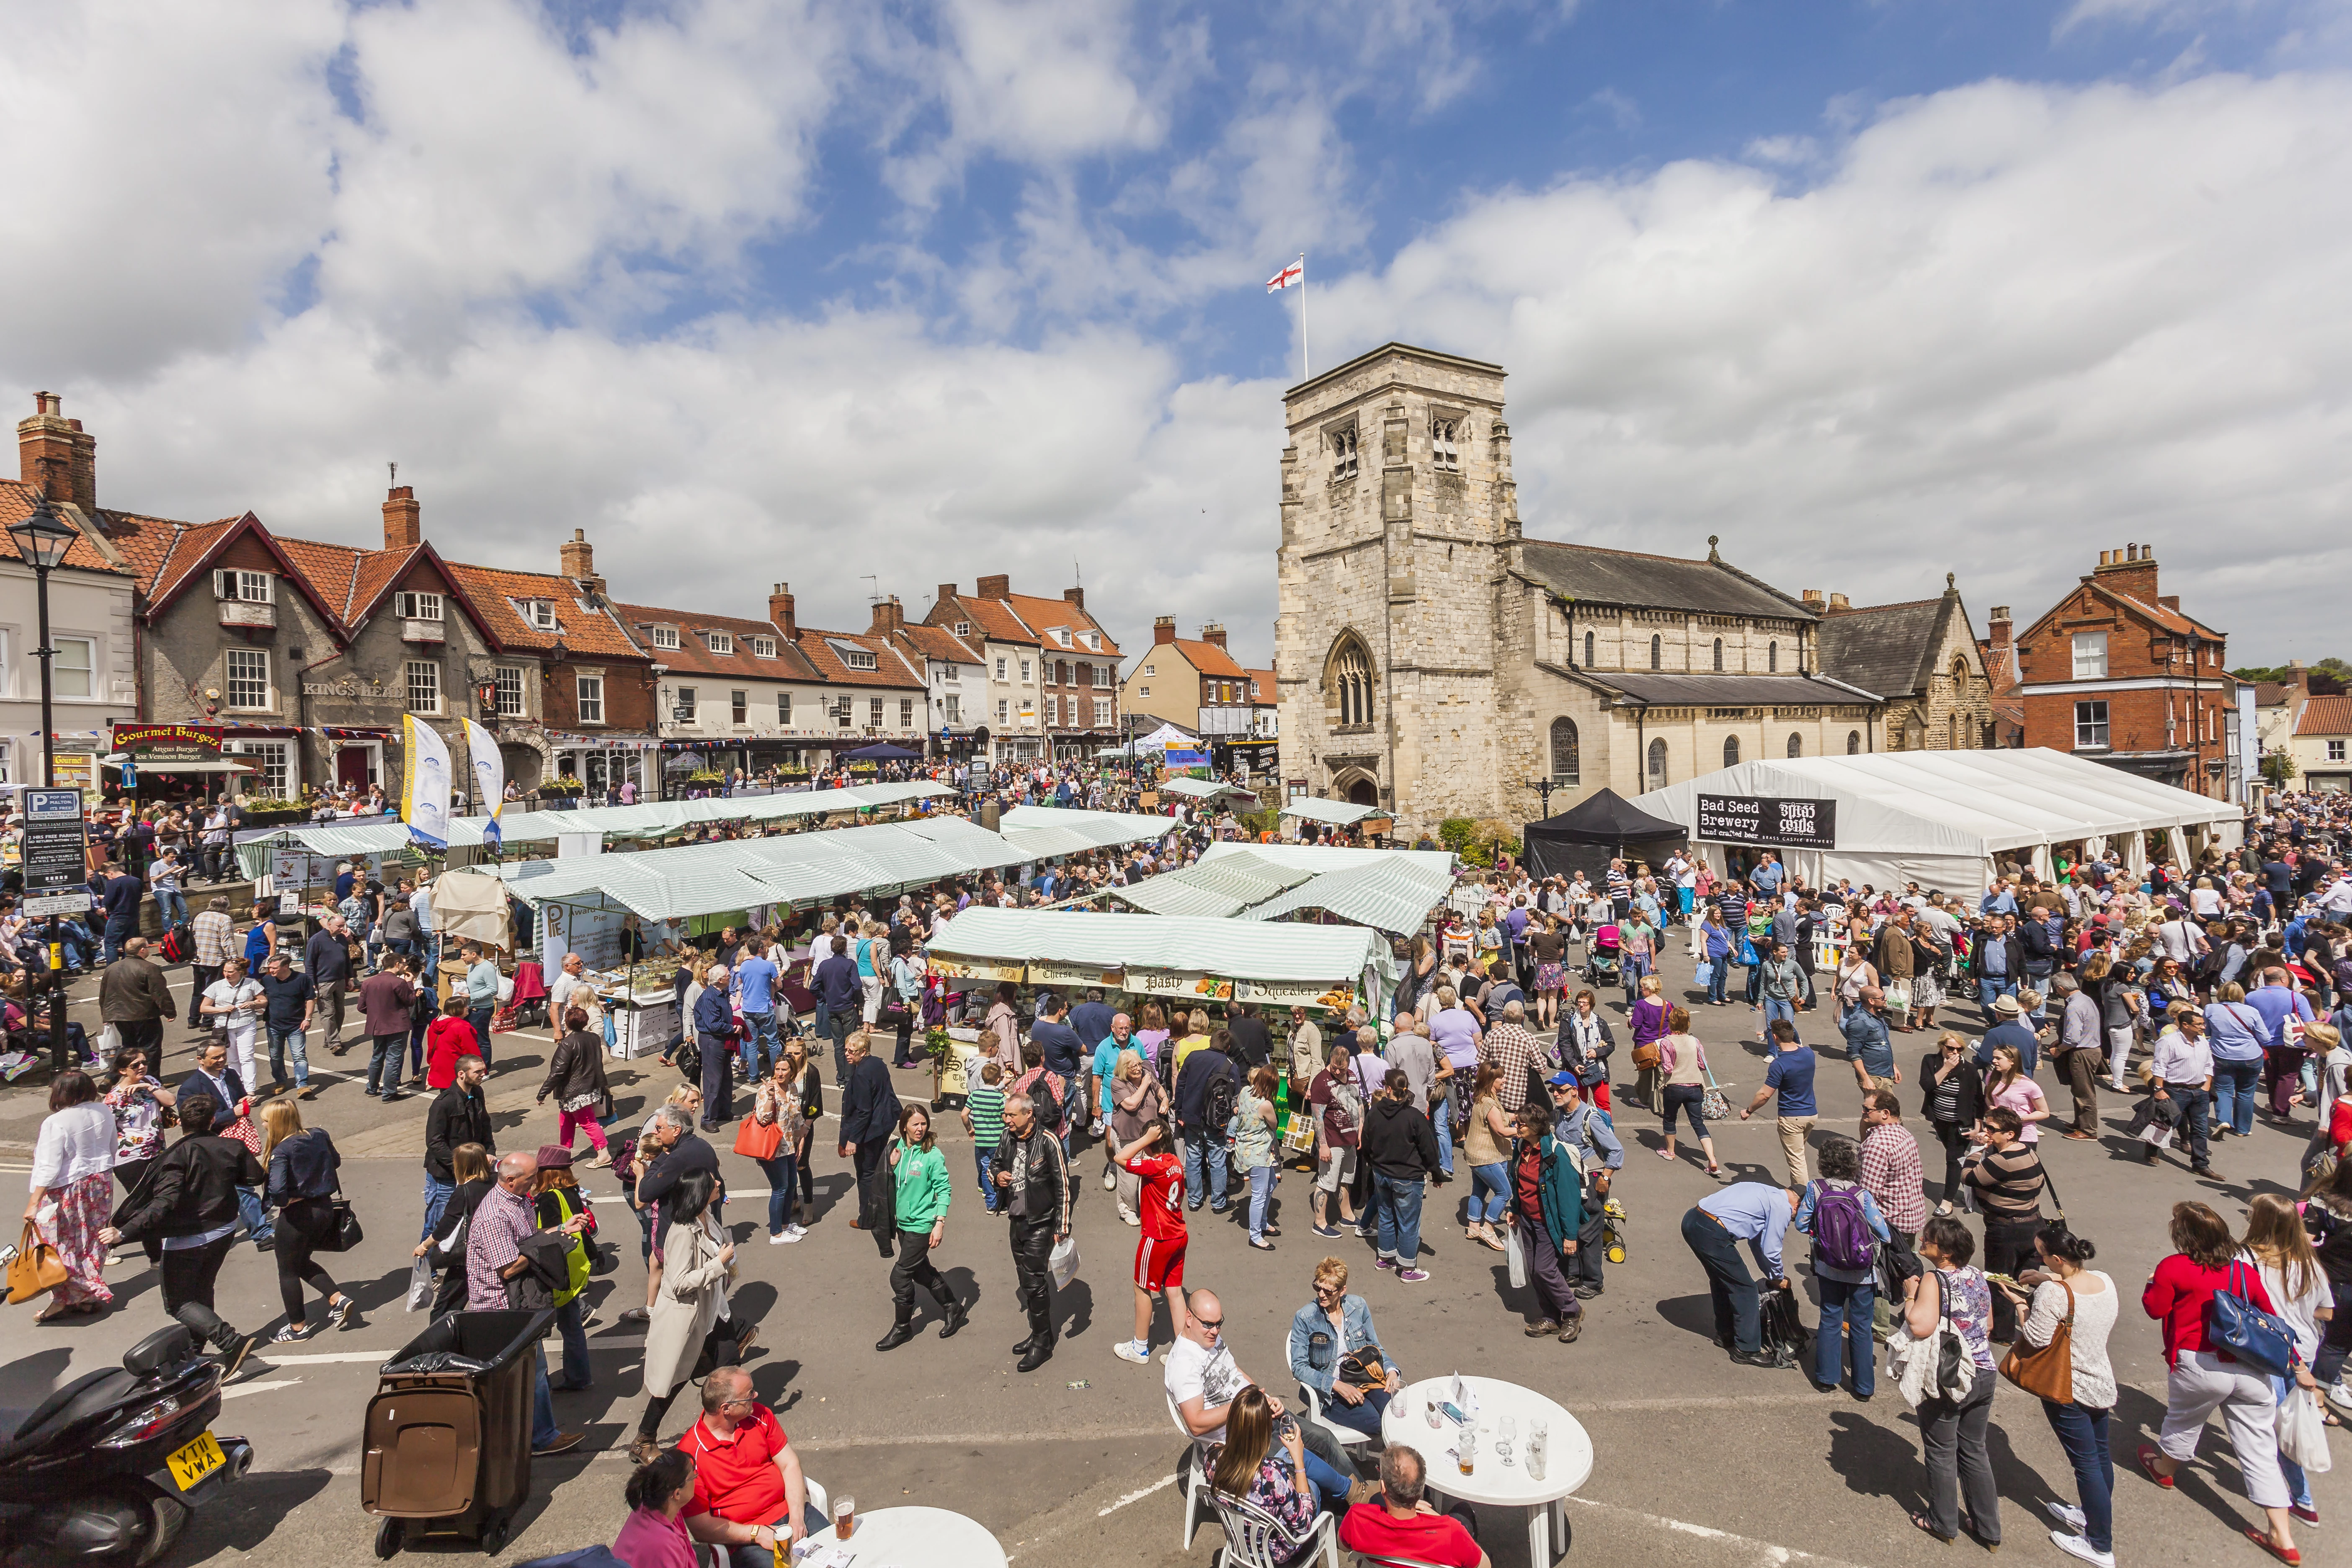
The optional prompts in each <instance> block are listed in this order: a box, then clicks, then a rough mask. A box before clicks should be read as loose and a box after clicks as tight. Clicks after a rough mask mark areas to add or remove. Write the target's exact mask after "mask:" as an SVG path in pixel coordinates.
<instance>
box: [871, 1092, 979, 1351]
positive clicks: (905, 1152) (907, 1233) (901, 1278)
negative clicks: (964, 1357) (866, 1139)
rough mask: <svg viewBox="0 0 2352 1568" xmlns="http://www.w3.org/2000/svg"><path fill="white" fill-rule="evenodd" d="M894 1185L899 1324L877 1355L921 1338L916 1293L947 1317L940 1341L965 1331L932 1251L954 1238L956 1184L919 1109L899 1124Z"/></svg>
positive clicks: (893, 1145) (893, 1280)
mask: <svg viewBox="0 0 2352 1568" xmlns="http://www.w3.org/2000/svg"><path fill="white" fill-rule="evenodd" d="M890 1170H891V1180H892V1184H893V1188H894V1192H895V1195H896V1202H897V1206H898V1218H897V1222H896V1223H897V1225H898V1260H897V1261H896V1262H894V1263H892V1264H891V1265H890V1297H891V1300H892V1303H893V1308H892V1310H894V1311H895V1312H896V1313H897V1320H896V1321H894V1322H892V1323H891V1325H890V1331H889V1332H888V1333H887V1334H884V1335H883V1336H882V1337H881V1339H879V1340H878V1341H877V1342H875V1345H874V1348H875V1349H876V1350H877V1351H888V1350H897V1349H898V1347H899V1346H900V1345H903V1344H905V1343H906V1342H908V1340H911V1339H913V1338H914V1337H915V1287H916V1286H918V1285H920V1286H921V1287H922V1288H923V1289H926V1290H929V1292H930V1293H931V1300H935V1301H937V1302H938V1303H939V1304H940V1309H941V1310H943V1311H944V1312H945V1313H946V1314H947V1321H945V1322H944V1323H941V1324H940V1338H941V1339H943V1340H944V1339H948V1338H950V1337H952V1336H953V1335H954V1333H955V1331H957V1330H958V1329H960V1328H962V1327H963V1320H964V1305H963V1303H962V1302H961V1301H959V1300H956V1298H955V1292H954V1291H952V1290H950V1289H948V1282H947V1281H946V1280H944V1279H940V1271H939V1270H938V1269H937V1268H933V1267H931V1248H933V1247H937V1246H939V1244H940V1242H941V1241H942V1240H944V1239H945V1238H946V1237H947V1233H948V1199H949V1198H950V1195H952V1194H953V1192H954V1189H955V1184H954V1183H953V1182H951V1181H950V1180H949V1179H948V1162H947V1156H946V1155H944V1154H942V1153H940V1151H939V1149H938V1147H937V1145H936V1144H934V1143H933V1142H932V1141H931V1113H930V1112H929V1111H928V1110H925V1109H923V1107H921V1106H919V1105H910V1106H908V1107H907V1109H906V1110H905V1112H904V1113H902V1114H901V1115H900V1116H899V1118H898V1136H897V1137H896V1138H893V1139H892V1140H890Z"/></svg>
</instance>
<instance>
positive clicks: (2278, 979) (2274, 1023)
mask: <svg viewBox="0 0 2352 1568" xmlns="http://www.w3.org/2000/svg"><path fill="white" fill-rule="evenodd" d="M2246 1005H2247V1006H2249V1007H2252V1009H2253V1010H2254V1011H2255V1012H2257V1013H2260V1014H2261V1015H2262V1016H2263V1031H2264V1036H2265V1037H2264V1039H2263V1047H2265V1048H2266V1049H2267V1051H2268V1052H2269V1055H2270V1059H2271V1114H2272V1115H2273V1116H2281V1117H2283V1116H2284V1115H2286V1114H2287V1108H2288V1101H2289V1100H2290V1098H2291V1097H2292V1096H2293V1095H2294V1092H2295V1089H2296V1087H2297V1085H2298V1084H2299V1082H2300V1081H2301V1080H2300V1079H2299V1077H2298V1070H2299V1069H2300V1068H2302V1066H2303V1031H2302V1030H2300V1029H2294V1028H2290V1022H2300V1023H2305V1024H2308V1023H2310V1022H2311V1021H2312V1012H2311V1004H2310V1003H2308V1002H2306V1001H2305V1000H2304V999H2303V997H2302V996H2300V995H2299V994H2296V993H2295V992H2294V990H2293V989H2291V988H2290V987H2289V986H2288V984H2287V974H2286V971H2285V970H2284V969H2280V968H2276V967H2273V968H2270V969H2265V970H2263V983H2262V984H2261V985H2260V986H2259V987H2257V988H2256V989H2255V991H2254V992H2253V994H2252V995H2250V996H2248V997H2247V998H2246Z"/></svg>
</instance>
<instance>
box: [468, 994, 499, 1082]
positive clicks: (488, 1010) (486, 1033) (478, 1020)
mask: <svg viewBox="0 0 2352 1568" xmlns="http://www.w3.org/2000/svg"><path fill="white" fill-rule="evenodd" d="M497 1011H498V1009H497V1008H496V1007H473V1008H469V1009H467V1013H466V1022H467V1023H468V1024H471V1025H473V1026H474V1038H475V1039H477V1040H478V1041H480V1042H481V1047H482V1065H483V1066H484V1067H488V1066H489V1065H490V1015H492V1014H493V1013H496V1012H497Z"/></svg>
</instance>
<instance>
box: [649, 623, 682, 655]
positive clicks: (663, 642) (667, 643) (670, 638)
mask: <svg viewBox="0 0 2352 1568" xmlns="http://www.w3.org/2000/svg"><path fill="white" fill-rule="evenodd" d="M654 647H658V648H668V649H671V650H673V651H675V650H676V649H677V627H676V626H656V627H655V628H654Z"/></svg>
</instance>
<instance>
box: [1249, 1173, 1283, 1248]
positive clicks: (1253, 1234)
mask: <svg viewBox="0 0 2352 1568" xmlns="http://www.w3.org/2000/svg"><path fill="white" fill-rule="evenodd" d="M1281 1177H1282V1167H1281V1166H1279V1165H1276V1164H1273V1163H1267V1164H1264V1165H1253V1166H1251V1167H1250V1173H1249V1233H1250V1239H1251V1240H1252V1241H1264V1240H1265V1210H1266V1205H1268V1204H1270V1203H1272V1202H1273V1201H1274V1184H1275V1183H1276V1181H1278V1180H1280V1179H1281Z"/></svg>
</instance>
